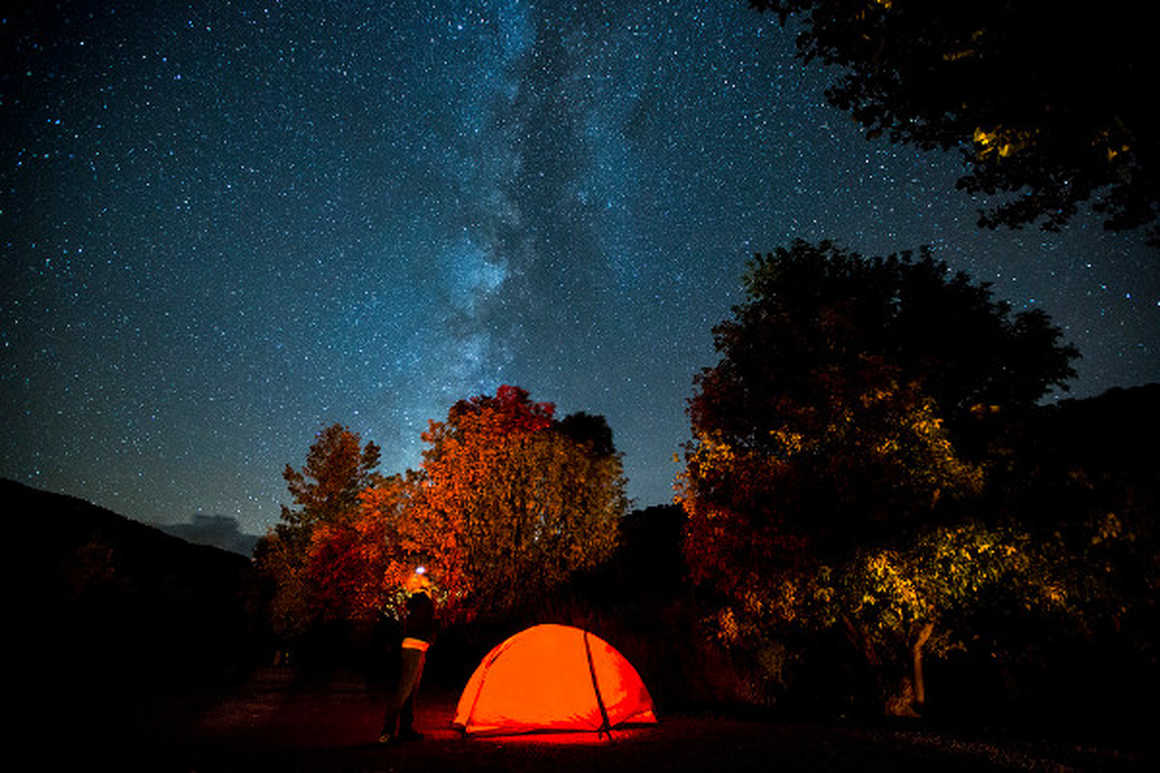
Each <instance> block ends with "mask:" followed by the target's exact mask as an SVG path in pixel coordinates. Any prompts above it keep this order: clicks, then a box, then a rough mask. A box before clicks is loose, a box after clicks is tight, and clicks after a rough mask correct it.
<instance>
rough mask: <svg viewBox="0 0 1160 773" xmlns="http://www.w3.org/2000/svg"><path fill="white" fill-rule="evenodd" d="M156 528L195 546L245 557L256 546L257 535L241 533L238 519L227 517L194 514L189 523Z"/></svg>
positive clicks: (163, 525)
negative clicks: (212, 548) (207, 546)
mask: <svg viewBox="0 0 1160 773" xmlns="http://www.w3.org/2000/svg"><path fill="white" fill-rule="evenodd" d="M157 528H158V529H160V530H161V531H163V532H165V533H166V534H169V535H172V536H174V537H179V538H181V539H183V540H185V541H186V542H192V543H194V544H195V545H210V546H212V547H215V548H221V549H222V550H228V551H230V552H231V553H239V554H241V555H243V556H247V557H248V556H251V555H253V553H254V547H255V546H256V545H257V544H258V535H256V534H245V533H243V532H242V531H241V530H240V529H239V528H238V519H237V518H231V517H230V516H227V515H203V514H201V513H194V515H193V520H192V522H190V523H167V524H157Z"/></svg>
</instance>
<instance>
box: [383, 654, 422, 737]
mask: <svg viewBox="0 0 1160 773" xmlns="http://www.w3.org/2000/svg"><path fill="white" fill-rule="evenodd" d="M400 657H401V663H400V667H399V681H398V682H397V683H396V684H395V689H394V690H393V691H392V692H391V694H390V696H389V697H388V699H387V712H386V715H385V716H384V717H383V731H382V734H381V736H380V737H379V741H381V742H384V743H385V742H386V741H389V740H391V738H393V737H394V736H396V735H398V733H399V715H400V713H401V712H402V711H403V706H404V705H405V704H406V703H407V701H408V698H410V697H411V693H413V692H414V691H415V685H416V683H417V682H418V679H419V676H420V674H421V673H422V671H423V653H422V652H421V651H419V650H412V649H404V650H403V651H402V654H401V656H400Z"/></svg>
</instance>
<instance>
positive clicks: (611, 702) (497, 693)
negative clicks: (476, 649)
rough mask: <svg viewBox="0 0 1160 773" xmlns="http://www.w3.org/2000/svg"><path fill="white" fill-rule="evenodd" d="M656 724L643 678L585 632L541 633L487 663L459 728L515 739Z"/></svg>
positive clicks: (472, 685) (543, 628) (511, 643)
mask: <svg viewBox="0 0 1160 773" xmlns="http://www.w3.org/2000/svg"><path fill="white" fill-rule="evenodd" d="M656 721H657V720H656V715H655V714H654V712H653V704H652V698H651V697H650V696H649V694H648V690H647V689H645V686H644V683H643V682H642V681H641V678H640V675H639V674H637V672H636V669H635V668H633V667H632V664H631V663H629V662H628V660H626V659H625V657H624V656H623V655H621V654H620V653H619V652H617V651H616V650H615V649H614V648H613V647H612V646H611V645H610V644H608V643H607V642H606V641H604V640H603V639H601V638H600V637H598V636H595V635H593V634H591V633H589V632H587V631H584V630H581V629H580V628H573V627H572V626H567V625H537V626H533V627H531V628H528V629H526V630H523V631H521V632H520V633H517V634H516V635H515V636H512V637H511V638H509V639H507V640H505V641H504V642H502V643H501V644H499V645H497V646H496V647H495V648H494V649H492V651H491V652H489V653H488V654H487V656H486V657H484V658H483V660H482V661H480V664H479V666H478V667H477V668H476V669H475V673H473V674H472V675H471V678H470V679H469V680H468V681H467V687H465V688H464V690H463V694H462V695H461V696H460V698H459V705H458V707H457V708H456V711H455V719H454V721H453V724H454V725H455V726H456V727H458V728H460V729H461V730H463V732H464V733H466V734H468V735H510V734H515V733H531V732H536V731H544V730H549V731H550V730H557V731H575V730H589V731H594V732H607V731H608V730H609V729H611V728H613V727H616V726H618V725H623V724H626V723H641V724H654V723H656Z"/></svg>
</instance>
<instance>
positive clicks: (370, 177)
mask: <svg viewBox="0 0 1160 773" xmlns="http://www.w3.org/2000/svg"><path fill="white" fill-rule="evenodd" d="M45 5H46V6H47V5H49V4H47V3H46V4H45ZM57 5H59V6H62V8H58V9H52V8H45V9H42V10H38V11H37V12H36V14H37V15H36V16H35V17H34V18H33V17H27V16H25V15H23V14H22V13H20V12H13V11H9V12H8V16H7V17H6V18H5V19H3V21H2V22H0V57H2V59H0V62H2V64H0V100H2V102H0V210H2V211H0V246H2V250H3V252H2V255H3V258H2V259H3V269H4V279H3V283H2V285H0V476H2V477H9V478H13V479H16V480H19V481H21V482H24V483H27V484H29V485H32V486H36V487H39V488H44V489H48V490H51V491H56V492H61V493H67V494H73V495H76V496H80V497H83V498H85V499H88V500H91V501H93V502H95V503H97V504H99V505H102V506H105V507H108V508H111V509H113V510H115V511H117V512H119V513H122V514H124V515H127V516H130V517H133V518H136V519H139V520H144V521H153V522H158V523H174V522H182V521H188V520H190V517H191V516H192V514H193V513H195V512H202V513H213V514H221V515H226V516H231V517H235V518H237V519H238V521H239V523H240V525H241V528H242V529H243V530H244V531H248V532H252V533H259V532H262V531H264V530H265V529H266V528H267V527H268V526H270V525H272V524H273V523H274V522H275V521H276V520H277V518H278V513H279V509H278V505H279V503H282V502H286V503H288V495H287V494H286V489H285V484H284V482H283V480H282V478H281V474H280V473H281V470H282V467H283V466H284V465H285V464H286V463H288V462H289V463H291V464H293V465H294V466H295V467H300V466H301V465H302V463H303V460H304V458H305V455H306V451H307V448H308V447H309V445H310V443H311V441H312V438H313V436H314V434H315V433H316V432H317V431H318V430H320V429H321V428H322V427H324V426H326V425H328V424H331V423H334V422H341V423H343V424H346V425H348V426H349V427H350V428H351V429H353V430H355V431H357V432H359V433H361V434H362V436H363V439H364V440H374V441H375V442H376V443H378V444H379V445H381V446H382V447H383V470H384V471H385V472H394V471H401V470H403V469H404V468H406V467H415V466H417V465H418V463H419V453H420V450H421V448H422V443H421V441H420V439H419V434H420V432H421V431H422V430H423V429H425V427H426V423H427V420H428V419H437V418H443V417H445V416H446V413H447V409H448V407H449V406H450V405H451V404H452V403H453V402H454V401H455V400H457V399H460V398H463V397H467V396H470V395H474V394H481V393H489V394H491V393H494V392H495V389H496V387H497V386H499V385H500V384H504V383H508V384H516V385H519V386H522V387H524V388H525V389H528V390H529V391H530V392H531V396H532V398H533V399H535V400H549V401H553V402H555V403H556V405H557V411H558V414H559V415H563V414H566V413H571V412H574V411H581V410H582V411H587V412H589V413H599V414H603V415H604V416H606V417H607V419H608V422H609V424H610V425H611V427H612V429H613V431H614V433H615V441H616V444H617V447H618V448H619V449H620V450H621V451H623V452H624V455H625V466H626V472H627V474H628V476H629V481H630V482H629V494H630V495H631V496H632V497H633V498H634V499H635V504H636V505H637V506H642V507H643V506H646V505H650V504H658V503H663V502H667V501H669V500H670V498H671V495H672V493H671V483H672V478H673V475H674V473H675V472H676V470H677V465H676V464H675V463H674V462H673V454H674V453H676V452H678V451H679V447H680V444H681V443H682V442H683V441H684V440H685V439H687V438H688V436H689V429H688V420H687V418H686V416H685V414H684V408H685V400H686V399H687V398H688V397H689V396H690V395H691V394H692V378H693V375H694V373H696V372H697V371H698V370H699V369H700V368H701V367H705V366H708V365H712V364H713V363H714V362H715V361H716V357H715V354H714V351H713V347H712V335H711V328H712V326H713V325H714V324H716V323H717V322H719V321H721V320H722V319H723V318H725V317H726V316H727V315H728V314H729V309H730V306H731V305H732V304H734V303H736V302H737V301H738V300H739V299H740V276H741V273H742V271H743V270H744V266H745V263H746V261H747V260H748V259H749V258H750V257H751V256H752V254H753V252H754V251H757V250H761V251H766V250H771V249H773V248H775V247H778V246H783V245H787V244H788V243H789V242H790V241H791V240H792V239H794V238H796V237H800V238H804V239H807V240H817V239H822V238H832V239H834V240H836V241H838V242H839V243H840V244H842V245H843V246H845V247H848V248H851V249H855V250H857V251H859V252H862V253H863V254H885V253H887V252H891V251H896V250H900V249H907V248H917V247H918V246H919V245H921V244H930V245H932V246H933V247H934V248H935V254H936V257H938V258H940V259H942V260H945V261H946V262H947V263H948V264H950V266H951V267H952V268H954V269H961V270H965V271H967V272H968V273H969V274H970V275H971V276H972V277H973V278H974V279H976V280H980V281H982V280H985V281H990V282H993V283H994V286H995V290H996V293H997V295H998V296H999V297H1001V298H1004V299H1007V300H1009V301H1010V302H1011V303H1012V305H1013V307H1014V308H1015V309H1016V310H1022V309H1026V308H1031V307H1039V308H1043V309H1044V310H1046V311H1047V312H1048V314H1050V315H1051V316H1052V318H1053V319H1054V321H1055V322H1056V323H1057V324H1059V325H1060V326H1061V327H1062V328H1063V329H1064V330H1065V332H1066V335H1067V337H1068V339H1069V340H1070V341H1071V342H1072V343H1074V344H1076V345H1077V346H1078V347H1079V349H1080V351H1081V352H1082V354H1083V359H1082V360H1081V361H1080V362H1079V363H1078V364H1077V370H1078V371H1079V377H1078V378H1077V379H1076V381H1075V382H1074V384H1073V389H1072V393H1071V395H1072V396H1078V397H1084V396H1090V395H1094V394H1098V393H1100V392H1102V391H1104V390H1106V389H1108V388H1110V387H1113V386H1133V385H1137V384H1141V383H1146V382H1150V381H1157V380H1160V340H1158V338H1160V336H1158V333H1160V252H1157V251H1156V250H1154V249H1150V248H1148V247H1146V246H1145V245H1144V243H1143V239H1144V237H1143V235H1142V234H1141V233H1126V234H1107V233H1105V232H1103V230H1102V228H1101V226H1100V223H1099V221H1098V220H1096V219H1095V218H1093V217H1081V218H1079V219H1077V220H1076V221H1074V222H1073V223H1072V224H1071V225H1070V226H1069V227H1068V228H1067V229H1065V230H1064V231H1063V232H1062V233H1059V234H1045V233H1042V232H1040V231H1038V230H1034V229H1028V230H1023V231H1010V230H1001V231H981V230H979V229H978V228H976V226H975V220H976V212H977V210H978V208H979V207H980V206H981V205H982V204H983V202H982V201H980V200H973V199H972V198H970V197H968V196H966V195H965V194H962V193H959V192H957V191H955V190H954V187H953V184H954V180H955V179H956V178H957V177H958V176H959V175H960V174H961V172H962V169H961V166H960V162H959V160H958V159H957V157H956V156H955V155H953V154H950V153H940V152H932V153H923V152H921V151H918V150H916V149H914V148H911V147H908V146H895V145H891V144H890V143H889V142H887V141H886V140H874V141H868V140H866V139H865V138H864V137H863V136H862V134H861V133H860V131H859V129H858V127H857V126H855V125H854V124H853V123H852V121H851V120H850V118H849V117H848V116H847V115H846V114H844V113H841V112H838V111H837V110H835V109H832V108H830V107H828V106H827V105H826V104H825V100H824V96H823V90H824V88H825V85H826V83H827V82H828V75H827V73H825V72H823V71H822V70H821V69H819V67H818V66H816V65H811V66H809V67H804V66H803V65H802V64H801V63H800V62H799V61H797V60H795V59H794V58H793V50H794V47H793V37H792V32H791V31H783V30H781V29H780V28H779V27H778V26H777V24H776V21H775V19H774V18H773V17H771V16H769V15H766V16H761V15H759V14H757V13H755V12H752V11H750V10H749V9H748V8H747V7H746V5H745V3H744V2H742V0H722V1H721V2H716V3H712V4H710V3H704V2H701V1H699V0H679V1H674V2H660V1H653V2H639V1H638V0H625V1H624V2H611V1H610V2H538V3H534V4H533V3H527V2H517V1H516V0H506V1H499V2H430V1H428V0H424V1H422V2H380V1H376V2H359V3H354V2H345V0H328V2H290V1H287V2H277V0H268V1H267V2H250V0H237V1H236V2H223V1H219V0H202V1H201V2H196V3H192V2H185V1H183V2H168V1H167V0H161V1H157V0H147V1H145V0H143V1H142V2H128V3H124V2H114V1H113V0H102V1H101V2H95V1H92V2H64V3H58V4H57ZM708 5H711V6H712V10H706V9H705V6H708Z"/></svg>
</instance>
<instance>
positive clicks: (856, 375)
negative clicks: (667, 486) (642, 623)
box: [677, 242, 1077, 665]
mask: <svg viewBox="0 0 1160 773" xmlns="http://www.w3.org/2000/svg"><path fill="white" fill-rule="evenodd" d="M745 289H746V292H747V298H746V301H745V302H744V303H742V304H740V305H739V306H737V307H735V308H734V310H733V317H732V318H731V319H729V320H727V321H725V322H723V323H722V324H721V325H719V326H718V327H717V328H715V330H714V333H715V338H716V345H717V349H718V351H719V352H720V353H721V355H722V358H721V361H720V362H719V363H718V364H717V365H716V366H715V367H713V368H709V369H706V370H704V371H703V372H702V373H701V374H700V375H699V376H698V378H697V387H698V390H697V392H696V393H695V394H694V396H693V398H692V400H691V401H690V406H689V414H690V418H691V419H692V429H693V438H692V440H691V441H690V442H689V443H688V444H687V445H686V448H685V468H684V470H683V471H682V473H681V475H680V476H679V478H678V481H677V500H678V502H679V503H680V504H681V506H682V507H683V508H684V509H685V511H686V513H687V515H688V521H687V526H686V534H685V542H684V550H685V557H686V561H687V563H688V566H689V568H690V571H691V574H692V576H693V579H694V580H695V581H696V582H697V583H698V584H699V585H700V586H701V587H702V588H705V589H708V590H710V591H712V592H713V593H714V594H716V595H715V597H716V598H718V599H720V600H721V606H720V607H719V609H718V610H717V611H716V612H715V613H714V614H713V615H711V616H710V617H711V619H712V620H713V621H715V622H714V628H715V634H716V635H717V636H718V637H719V638H721V639H722V640H724V641H726V642H727V643H732V644H737V645H744V644H745V642H746V641H747V640H748V641H749V642H751V643H752V642H755V641H759V640H760V639H762V638H763V637H767V636H768V635H770V633H771V632H772V631H773V630H774V629H776V627H777V626H779V625H783V624H788V623H791V622H793V621H798V622H802V621H804V620H813V621H823V623H824V622H825V621H829V622H830V623H833V622H834V621H837V620H841V619H845V620H847V621H854V620H856V619H857V615H853V614H842V615H839V614H838V613H837V612H836V611H835V608H834V607H833V604H834V603H835V597H834V592H833V590H832V589H830V588H831V583H832V575H833V572H834V571H835V567H844V568H843V570H842V571H843V572H846V571H847V568H849V567H854V566H856V565H857V564H856V563H852V562H854V557H855V556H857V555H860V554H861V552H862V551H866V550H869V549H871V547H872V546H878V547H880V548H881V549H884V550H898V549H901V548H900V547H899V546H901V545H905V544H908V543H909V541H911V540H913V539H914V535H915V534H917V533H919V532H920V531H921V530H924V529H930V528H934V527H936V526H938V525H939V524H949V523H953V522H955V521H956V519H957V518H959V517H960V512H961V509H962V506H963V503H965V502H968V501H969V500H970V499H971V498H972V497H973V496H975V495H976V494H978V493H979V492H980V491H981V489H982V487H983V484H984V477H985V475H984V473H985V463H986V454H985V451H986V448H987V446H988V442H989V435H988V432H987V431H986V430H987V428H988V427H989V425H988V424H986V423H985V422H982V421H981V418H980V417H990V416H992V415H995V414H998V415H1001V416H1004V417H1008V416H1012V417H1013V416H1017V415H1020V414H1021V413H1023V412H1025V411H1027V410H1029V409H1030V408H1031V407H1032V406H1033V405H1034V403H1035V401H1036V400H1038V399H1039V398H1040V397H1041V396H1042V395H1043V394H1044V393H1045V392H1046V391H1047V390H1048V389H1050V388H1051V387H1052V386H1062V385H1063V383H1064V382H1065V380H1066V379H1067V378H1068V377H1070V376H1071V375H1072V370H1071V368H1070V360H1071V359H1072V358H1074V357H1075V356H1077V355H1076V353H1075V350H1074V349H1072V348H1071V347H1068V346H1062V345H1060V344H1059V343H1058V339H1059V337H1060V336H1059V331H1058V330H1057V329H1055V328H1054V327H1052V326H1051V325H1050V322H1049V321H1048V319H1047V317H1046V315H1043V314H1041V313H1036V314H1031V315H1027V314H1023V315H1016V316H1015V318H1014V319H1011V318H1010V317H1009V311H1010V310H1009V308H1008V307H1007V306H1006V305H1005V304H1002V303H998V302H995V301H993V300H992V299H991V297H990V291H989V289H988V288H987V287H986V286H985V285H983V286H976V285H972V284H971V283H970V282H969V280H968V279H967V278H966V277H965V275H962V274H951V273H950V272H949V271H947V269H946V266H945V265H942V264H939V263H936V262H935V261H933V260H932V259H931V258H930V256H929V255H926V254H923V255H922V256H921V258H920V259H919V260H917V261H915V260H913V259H912V258H911V256H910V255H908V254H905V253H904V254H903V255H901V256H890V257H887V258H873V259H863V258H862V257H861V256H859V255H857V254H854V253H850V252H847V251H844V250H841V249H839V248H837V247H835V246H834V245H832V244H829V243H826V242H823V243H821V244H819V245H810V244H807V243H804V242H796V243H795V244H793V245H792V246H791V247H790V248H789V249H779V250H777V251H776V252H775V253H771V254H769V255H766V256H758V257H757V258H756V259H755V261H754V262H753V263H752V264H751V265H750V269H749V272H748V273H747V274H746V277H745ZM964 446H967V447H970V448H972V449H973V450H974V451H975V453H965V452H964V451H963V448H964ZM884 555H886V554H884ZM915 565H917V564H915ZM827 567H828V568H827ZM851 571H852V570H851ZM827 573H829V574H827ZM849 576H854V575H849ZM919 581H920V580H919V579H916V580H915V582H919ZM827 589H830V590H827ZM928 595H929V594H928ZM930 603H931V605H932V608H937V609H943V608H944V606H945V605H943V604H941V602H939V603H935V602H933V601H932V602H930ZM846 606H847V607H848V606H849V605H848V604H847V605H846ZM915 619H918V618H915ZM851 630H852V631H870V630H872V629H871V628H867V627H866V626H856V627H854V628H852V629H851ZM875 630H876V629H875ZM924 630H925V623H923V624H922V625H919V626H918V627H917V628H913V630H912V628H911V627H910V626H908V627H907V630H906V632H905V634H902V635H901V640H906V639H907V637H910V644H909V645H908V646H909V648H910V650H912V651H913V650H914V647H915V645H916V644H917V643H918V642H919V641H920V640H921V646H919V647H918V651H919V652H920V653H921V651H922V650H923V647H925V646H927V639H928V638H929V637H930V636H931V635H932V634H933V630H932V631H927V632H926V633H925V634H924V633H923V631H924ZM871 638H872V637H870V636H869V635H868V634H865V633H860V634H858V639H859V641H858V645H859V647H860V649H861V650H862V651H863V652H866V653H869V652H870V651H871V650H869V649H867V647H866V642H868V641H870V640H871ZM904 649H905V648H904ZM875 665H878V664H875Z"/></svg>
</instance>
